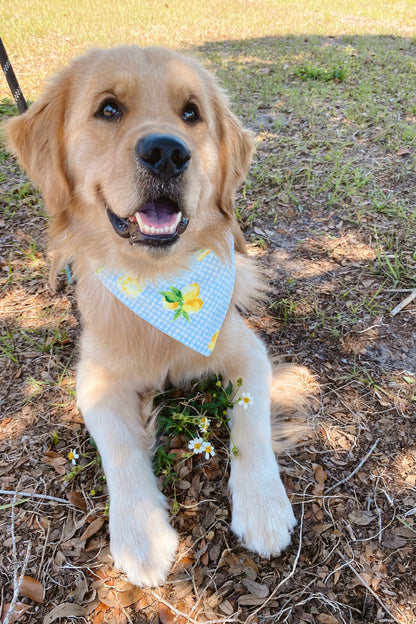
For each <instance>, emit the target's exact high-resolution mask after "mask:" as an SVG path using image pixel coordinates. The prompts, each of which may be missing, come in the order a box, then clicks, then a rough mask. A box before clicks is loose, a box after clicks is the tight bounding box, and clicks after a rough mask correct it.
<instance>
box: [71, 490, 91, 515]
mask: <svg viewBox="0 0 416 624" xmlns="http://www.w3.org/2000/svg"><path fill="white" fill-rule="evenodd" d="M67 499H68V501H69V502H70V503H71V504H72V505H74V506H75V507H78V509H81V511H87V505H86V502H85V498H84V497H83V495H82V494H81V492H78V490H74V491H73V492H68V496H67Z"/></svg>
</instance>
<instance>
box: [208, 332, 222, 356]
mask: <svg viewBox="0 0 416 624" xmlns="http://www.w3.org/2000/svg"><path fill="white" fill-rule="evenodd" d="M219 333H220V332H219V330H218V331H217V332H215V334H214V335H213V337H212V338H211V342H210V343H209V345H208V349H209V350H210V351H214V347H215V344H216V342H217V338H218V334H219Z"/></svg>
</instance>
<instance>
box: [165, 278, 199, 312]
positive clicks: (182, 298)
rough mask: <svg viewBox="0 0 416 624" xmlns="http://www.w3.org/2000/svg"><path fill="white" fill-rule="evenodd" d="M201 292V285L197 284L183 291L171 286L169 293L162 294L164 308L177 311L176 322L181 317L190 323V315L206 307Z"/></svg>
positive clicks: (190, 285)
mask: <svg viewBox="0 0 416 624" xmlns="http://www.w3.org/2000/svg"><path fill="white" fill-rule="evenodd" d="M200 291H201V289H200V287H199V284H197V283H196V282H194V283H192V284H189V286H185V288H183V289H182V290H179V288H176V287H175V286H171V287H170V290H169V291H161V293H160V294H161V295H162V297H163V307H164V308H166V309H168V310H175V314H174V316H173V320H174V321H176V320H177V319H178V318H180V317H181V316H183V318H185V319H186V320H187V321H190V318H189V314H192V313H195V312H199V310H200V309H201V308H202V306H203V305H204V302H203V301H202V299H201V298H200V297H199V294H200Z"/></svg>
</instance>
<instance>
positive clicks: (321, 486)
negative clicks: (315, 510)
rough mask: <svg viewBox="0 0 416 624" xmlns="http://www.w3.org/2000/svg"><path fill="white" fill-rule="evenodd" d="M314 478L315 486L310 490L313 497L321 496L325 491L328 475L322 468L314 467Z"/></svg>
mask: <svg viewBox="0 0 416 624" xmlns="http://www.w3.org/2000/svg"><path fill="white" fill-rule="evenodd" d="M314 477H315V481H316V485H315V486H314V488H313V489H312V493H313V494H315V496H323V493H324V490H325V481H326V480H327V477H328V475H327V473H326V472H325V470H324V469H323V468H322V466H319V465H318V466H316V469H315V474H314Z"/></svg>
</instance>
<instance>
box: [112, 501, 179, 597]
mask: <svg viewBox="0 0 416 624" xmlns="http://www.w3.org/2000/svg"><path fill="white" fill-rule="evenodd" d="M177 549H178V536H177V534H176V532H175V531H174V529H172V527H171V526H170V524H169V522H168V519H167V514H166V512H165V510H164V509H163V507H156V508H153V509H152V510H144V509H143V506H142V507H141V509H136V510H134V511H133V510H132V509H129V510H128V511H127V510H124V511H123V510H121V509H119V510H116V511H115V512H114V513H112V512H111V511H110V550H111V554H112V556H113V559H114V566H115V567H116V568H118V569H119V570H122V571H123V572H124V573H125V574H126V576H127V578H128V580H129V581H130V583H133V585H138V586H139V587H155V586H157V585H162V584H163V583H164V582H165V580H166V577H167V575H168V573H169V570H170V568H171V566H172V563H173V561H174V559H175V554H176V551H177Z"/></svg>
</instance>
